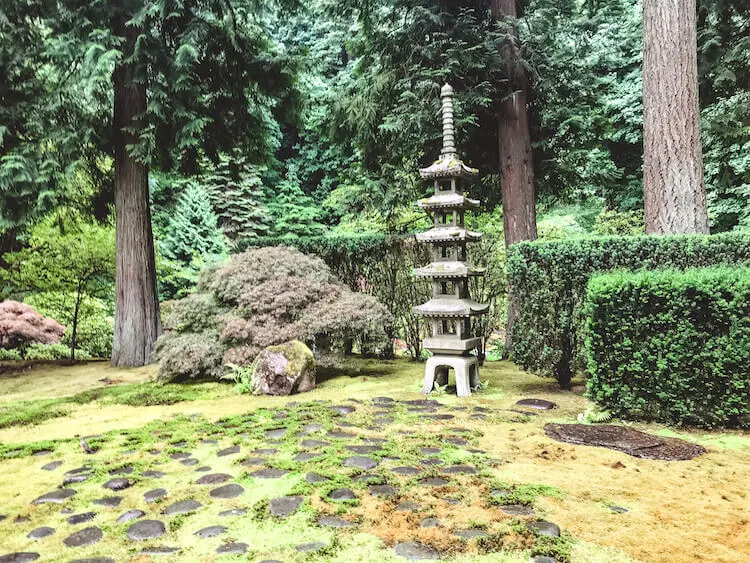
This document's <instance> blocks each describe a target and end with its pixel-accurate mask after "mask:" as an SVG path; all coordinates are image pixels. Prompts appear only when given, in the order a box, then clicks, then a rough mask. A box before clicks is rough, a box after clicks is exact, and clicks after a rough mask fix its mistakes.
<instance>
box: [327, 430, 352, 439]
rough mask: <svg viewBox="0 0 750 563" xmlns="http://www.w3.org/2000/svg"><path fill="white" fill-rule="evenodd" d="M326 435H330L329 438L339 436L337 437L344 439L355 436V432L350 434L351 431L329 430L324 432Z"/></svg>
mask: <svg viewBox="0 0 750 563" xmlns="http://www.w3.org/2000/svg"><path fill="white" fill-rule="evenodd" d="M326 436H330V437H331V438H339V439H342V440H345V439H347V438H354V437H356V434H352V433H351V432H345V431H343V430H331V431H329V432H328V433H327V434H326Z"/></svg>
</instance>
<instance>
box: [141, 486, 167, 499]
mask: <svg viewBox="0 0 750 563" xmlns="http://www.w3.org/2000/svg"><path fill="white" fill-rule="evenodd" d="M165 496H167V489H152V490H150V491H148V492H145V493H143V500H145V501H146V502H156V501H157V500H161V499H163V498H164V497H165Z"/></svg>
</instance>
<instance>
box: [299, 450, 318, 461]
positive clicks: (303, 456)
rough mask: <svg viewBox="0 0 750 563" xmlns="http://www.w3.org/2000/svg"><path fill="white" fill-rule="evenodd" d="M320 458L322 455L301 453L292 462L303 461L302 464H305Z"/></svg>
mask: <svg viewBox="0 0 750 563" xmlns="http://www.w3.org/2000/svg"><path fill="white" fill-rule="evenodd" d="M320 456H321V454H316V453H312V452H300V453H298V454H297V455H295V456H294V457H293V458H292V460H293V461H302V462H304V461H311V460H313V459H315V458H318V457H320Z"/></svg>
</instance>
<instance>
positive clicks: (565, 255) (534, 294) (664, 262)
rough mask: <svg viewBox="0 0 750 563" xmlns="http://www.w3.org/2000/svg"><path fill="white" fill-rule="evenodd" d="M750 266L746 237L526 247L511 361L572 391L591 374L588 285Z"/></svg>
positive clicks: (521, 250) (519, 256)
mask: <svg viewBox="0 0 750 563" xmlns="http://www.w3.org/2000/svg"><path fill="white" fill-rule="evenodd" d="M719 264H726V265H734V264H750V237H748V236H747V235H742V234H724V235H711V236H701V235H681V236H663V237H655V236H643V237H602V238H592V239H579V240H572V241H551V242H534V243H526V242H525V243H520V244H516V245H513V246H512V247H511V248H510V249H509V252H508V283H509V286H510V291H512V292H514V293H515V294H516V295H517V296H518V299H519V302H520V303H522V304H523V306H522V307H521V310H520V313H519V317H518V319H517V321H516V323H515V324H514V326H513V339H512V340H513V351H512V354H513V359H514V360H515V361H516V362H518V363H519V364H520V365H521V366H522V367H523V368H524V369H528V370H531V371H533V372H534V373H537V374H539V375H543V376H551V377H556V378H557V380H558V381H559V382H560V383H561V384H562V385H567V384H568V383H569V381H570V378H571V377H572V376H573V375H575V374H576V373H577V372H582V371H584V370H585V369H586V358H585V353H584V346H583V345H584V337H583V328H584V316H583V308H582V305H583V301H584V298H585V296H586V287H587V284H588V281H589V279H590V278H591V277H592V276H594V275H596V274H598V273H603V272H608V271H611V270H619V269H623V270H654V269H661V268H676V269H686V268H695V267H703V266H712V265H719Z"/></svg>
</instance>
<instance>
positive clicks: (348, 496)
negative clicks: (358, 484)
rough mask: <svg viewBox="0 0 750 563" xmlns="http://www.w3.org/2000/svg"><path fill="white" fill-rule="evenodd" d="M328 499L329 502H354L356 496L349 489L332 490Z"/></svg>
mask: <svg viewBox="0 0 750 563" xmlns="http://www.w3.org/2000/svg"><path fill="white" fill-rule="evenodd" d="M328 498H329V499H331V500H354V499H356V498H357V495H355V494H354V492H353V491H352V490H351V489H347V488H342V489H334V490H333V491H331V492H330V493H328Z"/></svg>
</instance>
